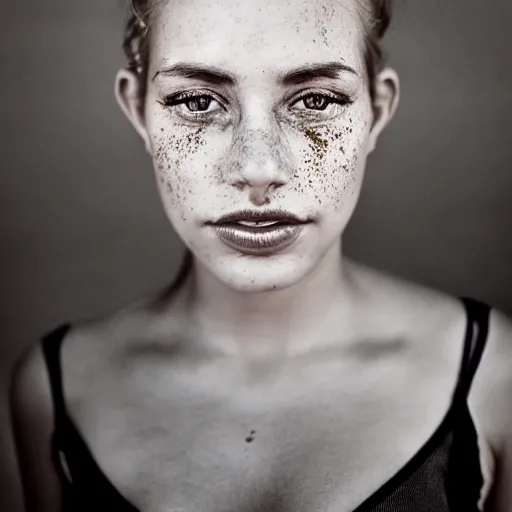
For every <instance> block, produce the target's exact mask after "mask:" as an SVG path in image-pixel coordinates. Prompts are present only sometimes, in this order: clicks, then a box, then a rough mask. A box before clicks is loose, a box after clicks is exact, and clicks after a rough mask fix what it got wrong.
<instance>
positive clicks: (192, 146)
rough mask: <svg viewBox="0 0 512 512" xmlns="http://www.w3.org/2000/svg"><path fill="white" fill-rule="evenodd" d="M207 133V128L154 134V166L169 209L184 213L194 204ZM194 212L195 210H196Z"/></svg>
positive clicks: (158, 130)
mask: <svg viewBox="0 0 512 512" xmlns="http://www.w3.org/2000/svg"><path fill="white" fill-rule="evenodd" d="M204 131H205V128H204V127H198V128H193V129H183V128H176V129H173V130H172V131H170V130H169V129H164V128H158V129H157V131H156V132H155V133H152V134H151V147H152V155H153V166H154V168H155V172H156V174H157V179H158V181H159V187H160V192H161V194H162V195H163V196H164V198H165V203H166V205H167V206H169V207H170V208H171V209H173V210H176V209H178V208H180V209H182V210H183V209H184V207H185V208H186V205H187V204H188V203H189V201H190V196H191V194H192V191H193V189H194V188H195V187H194V183H195V182H196V181H197V176H196V174H197V165H194V162H195V161H196V159H197V154H198V152H199V150H200V148H202V147H203V146H205V144H206V143H205V140H204ZM190 208H191V209H193V207H192V206H191V207H190ZM183 216H184V212H182V218H183ZM183 220H185V219H184V218H183Z"/></svg>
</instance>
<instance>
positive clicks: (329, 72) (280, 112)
mask: <svg viewBox="0 0 512 512" xmlns="http://www.w3.org/2000/svg"><path fill="white" fill-rule="evenodd" d="M133 4H134V5H133V8H134V12H133V16H132V18H131V21H130V23H129V26H128V33H127V40H126V44H125V48H126V51H127V53H128V55H129V57H130V60H131V62H130V66H129V67H128V68H127V69H123V70H121V71H119V73H118V75H117V79H116V97H117V99H118V101H119V104H120V106H121V108H122V109H123V111H124V113H125V114H126V116H127V117H128V119H129V120H130V122H131V123H132V124H133V126H134V128H135V129H136V130H137V132H138V133H139V135H140V136H141V138H142V140H143V142H144V144H145V147H146V150H147V152H148V154H149V155H150V157H151V159H152V161H153V164H154V168H155V172H156V176H157V180H158V185H159V190H160V194H161V198H162V202H163V205H164V208H165V210H166V213H167V215H168V217H169V220H170V221H171V223H172V225H173V227H174V229H175V230H176V232H177V233H178V234H179V235H180V236H181V238H182V239H183V241H184V243H185V245H186V246H187V248H188V251H189V252H188V253H187V254H188V256H187V258H186V264H185V265H184V267H183V268H182V272H181V274H180V276H179V279H178V280H177V281H176V282H175V284H174V286H172V287H171V289H170V290H168V291H167V292H166V293H163V294H161V295H159V296H158V297H155V298H152V299H149V300H145V301H144V302H141V303H139V304H136V305H134V306H132V307H130V308H128V309H126V310H123V311H121V312H119V313H117V314H115V315H112V316H109V317H108V318H103V319H99V320H95V321H89V322H84V323H81V324H76V325H72V326H70V325H65V326H62V327H61V328H59V329H57V330H55V331H53V332H52V333H51V334H49V335H48V336H46V337H45V338H44V340H43V342H42V343H37V344H36V345H35V346H34V347H33V348H32V349H31V350H30V351H29V352H28V353H27V354H26V355H25V356H24V357H23V358H22V359H21V360H20V362H19V364H18V365H17V368H16V371H15V373H14V378H13V385H12V395H11V398H12V414H13V424H14V431H15V435H16V441H17V448H18V454H19V461H20V467H21V474H22V480H23V484H24V489H25V495H26V503H27V509H28V510H30V511H48V512H50V511H51V512H56V511H59V510H70V511H80V510H87V511H90V510H105V511H107V510H108V511H109V512H110V511H113V510H115V511H139V512H164V511H165V512H171V511H184V512H229V511H233V512H235V511H236V512H240V511H244V512H256V511H265V512H269V511H274V512H312V511H321V512H348V511H350V512H353V511H357V512H363V511H364V512H370V511H372V512H391V511H404V512H427V511H429V512H447V511H458V512H474V511H477V510H484V509H485V510H487V511H494V512H505V511H510V510H512V427H511V425H512V407H511V406H512V398H511V397H512V394H511V393H512V373H511V371H510V360H511V359H510V358H511V357H512V328H511V324H510V322H509V321H508V320H507V319H506V318H504V317H503V315H501V314H500V313H499V312H496V311H492V312H490V311H489V308H488V307H487V306H485V305H484V304H481V303H479V302H476V301H472V300H468V299H458V298H453V297H450V296H446V295H444V294H442V293H439V292H437V291H433V290H430V289H425V288H423V287H421V286H418V285H415V284H412V283H409V282H403V281H401V280H398V279H396V278H393V277H390V276H387V275H382V274H380V273H377V272H376V271H373V270H371V269H368V268H364V267H362V266H361V265H358V264H356V263H354V262H352V261H348V260H347V259H346V258H344V257H343V256H342V253H341V251H340V240H341V237H342V233H343V231H344V229H345V227H346V225H347V223H348V221H349V219H350V217H351V215H352V212H353V210H354V208H355V206H356V203H357V199H358V196H359V192H360V188H361V184H362V181H363V174H364V169H365V164H366V159H367V157H368V155H369V154H370V153H371V152H372V151H373V149H374V148H375V145H376V143H377V139H378V137H379V135H380V133H381V132H382V130H383V129H384V128H385V126H386V125H387V124H388V122H389V121H390V119H391V118H392V116H393V113H394V111H395V109H396V107H397V103H398V95H399V86H398V78H397V76H396V74H395V72H394V71H393V70H392V69H390V68H388V67H385V66H384V65H383V63H382V61H381V52H380V48H379V40H380V38H381V37H382V36H383V34H384V32H385V30H386V28H387V26H388V23H389V20H390V5H389V4H390V2H389V1H385V0H316V1H315V2H310V1H306V0H295V1H293V2H288V1H285V0H251V1H250V2H248V1H241V0H215V1H206V0H168V1H159V2H156V1H149V0H147V1H146V2H143V1H138V2H135V1H134V2H133Z"/></svg>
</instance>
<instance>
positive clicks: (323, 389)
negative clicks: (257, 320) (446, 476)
mask: <svg viewBox="0 0 512 512" xmlns="http://www.w3.org/2000/svg"><path fill="white" fill-rule="evenodd" d="M219 370H220V369H217V371H219ZM235 373H236V372H235ZM256 373H257V375H258V377H255V378H250V379H248V378H247V373H244V375H245V378H244V379H238V378H237V377H236V376H235V374H234V373H230V372H229V371H227V369H225V371H223V372H220V373H219V374H216V371H214V375H213V376H216V378H215V379H213V380H210V377H211V376H209V377H208V378H207V377H206V376H205V375H203V380H202V381H201V382H203V383H204V385H199V384H198V383H197V382H195V383H194V382H193V381H194V378H197V375H196V376H195V377H194V376H193V375H192V376H191V377H190V380H189V379H184V378H180V377H179V376H176V377H174V378H172V379H171V380H167V379H164V380H162V376H161V375H159V374H158V372H154V373H152V374H151V373H150V374H147V373H146V374H144V375H142V374H137V373H135V374H133V373H132V374H130V376H129V377H126V376H122V375H119V376H118V378H117V379H116V386H115V387H113V386H107V385H102V386H101V389H102V393H101V394H98V393H94V392H91V394H90V395H88V398H87V399H85V398H84V399H83V400H81V401H80V403H79V406H78V407H76V408H75V412H76V415H75V416H76V419H77V423H78V424H79V425H80V429H81V432H82V433H83V435H84V439H85V441H86V442H87V444H88V445H89V447H90V450H91V453H92V454H93V457H94V458H95V460H96V462H97V463H98V464H99V466H100V468H101V469H102V471H103V472H104V474H105V476H106V477H107V478H108V479H109V480H110V481H111V482H112V484H113V485H114V486H115V487H116V488H117V489H118V490H119V491H120V492H121V494H122V495H123V496H125V497H126V498H127V499H129V500H130V501H131V502H132V503H133V504H135V505H136V506H137V507H138V508H139V509H140V510H141V511H142V512H164V511H165V512H168V511H183V512H189V511H190V512H203V511H204V512H217V511H218V512H225V511H230V510H233V511H235V510H244V511H256V510H258V511H259V510H262V511H263V510H265V511H269V510H275V511H279V512H286V511H294V512H301V511H304V512H306V511H308V512H311V511H313V510H318V511H322V512H331V511H332V512H334V511H336V512H340V511H351V510H354V509H355V508H356V507H357V506H358V505H359V504H360V503H361V502H362V501H364V500H365V499H366V498H367V497H368V496H369V495H371V494H372V493H373V492H374V491H375V490H376V489H377V488H379V487H380V486H381V485H382V484H383V483H385V482H386V481H387V480H388V479H389V478H390V477H392V476H393V475H394V474H395V473H396V472H397V471H398V470H400V469H401V468H402V466H404V464H405V463H407V462H408V461H409V460H410V459H411V458H412V457H413V456H414V455H415V454H416V452H417V451H418V450H419V448H420V447H421V446H422V445H423V444H424V443H425V442H426V441H427V439H428V438H429V437H430V435H431V434H432V433H433V432H434V431H435V430H436V428H437V427H438V425H439V424H440V422H441V420H442V419H443V416H444V414H445V412H446V410H447V409H448V407H449V401H450V398H451V391H452V387H453V384H454V382H453V376H451V378H450V377H449V376H448V375H447V376H446V378H443V377H441V378H440V376H439V375H437V376H436V377H435V378H432V380H430V379H429V378H428V376H423V377H419V376H418V375H417V374H416V375H414V373H413V372H411V371H410V370H408V367H407V365H400V364H396V365H395V364H391V365H385V364H384V365H380V366H379V367H375V368H372V369H369V370H368V371H367V372H366V374H362V373H361V372H357V371H354V368H352V370H350V371H349V370H348V369H347V368H345V367H344V365H343V364H342V363H336V362H333V361H331V362H329V363H327V364H320V365H308V366H306V367H301V368H299V369H295V371H288V372H284V373H282V372H279V371H275V370H270V371H268V372H267V374H266V375H265V376H263V377H262V374H261V372H259V371H258V372H256ZM149 375H152V377H153V378H152V379H148V376H149ZM177 375H179V372H177ZM164 382H165V384H164ZM377 383H378V385H377ZM426 390H428V392H426Z"/></svg>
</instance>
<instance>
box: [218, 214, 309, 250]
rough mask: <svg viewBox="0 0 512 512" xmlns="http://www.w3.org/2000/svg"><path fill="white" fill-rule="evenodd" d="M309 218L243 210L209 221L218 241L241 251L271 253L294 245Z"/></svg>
mask: <svg viewBox="0 0 512 512" xmlns="http://www.w3.org/2000/svg"><path fill="white" fill-rule="evenodd" d="M310 222H311V220H309V219H301V218H299V217H297V216H296V215H294V214H292V213H288V212H284V211H282V210H280V211H266V212H254V211H248V210H245V211H241V212H235V213H232V214H229V215H225V216H223V217H221V218H220V219H218V220H217V221H215V222H209V223H208V224H209V225H210V226H212V227H213V228H214V229H215V231H216V233H217V236H218V237H219V239H220V240H221V241H222V242H223V243H225V244H226V245H228V246H229V247H231V248H232V249H236V250H237V251H239V252H242V253H246V254H261V255H264V254H271V253H275V252H278V251H281V250H283V249H285V248H286V247H288V246H290V245H291V244H293V243H294V242H295V241H296V240H297V239H298V237H299V235H300V234H301V232H302V230H303V228H304V227H305V225H306V224H308V223H310Z"/></svg>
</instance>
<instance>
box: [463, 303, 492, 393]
mask: <svg viewBox="0 0 512 512" xmlns="http://www.w3.org/2000/svg"><path fill="white" fill-rule="evenodd" d="M461 300H462V302H463V303H464V307H465V309H466V317H467V327H466V338H465V341H464V353H463V359H462V365H461V370H460V375H459V382H458V385H457V397H458V398H459V399H461V400H463V401H464V402H465V401H466V399H467V396H468V393H469V391H470V389H471V384H472V383H473V378H474V376H475V373H476V371H477V369H478V365H479V364H480V360H481V358H482V354H483V352H484V348H485V344H486V341H487V335H488V333H489V315H490V310H491V308H490V306H488V305H487V304H485V303H483V302H480V301H477V300H475V299H470V298H467V297H463V298H462V299H461Z"/></svg>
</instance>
